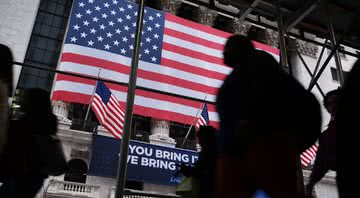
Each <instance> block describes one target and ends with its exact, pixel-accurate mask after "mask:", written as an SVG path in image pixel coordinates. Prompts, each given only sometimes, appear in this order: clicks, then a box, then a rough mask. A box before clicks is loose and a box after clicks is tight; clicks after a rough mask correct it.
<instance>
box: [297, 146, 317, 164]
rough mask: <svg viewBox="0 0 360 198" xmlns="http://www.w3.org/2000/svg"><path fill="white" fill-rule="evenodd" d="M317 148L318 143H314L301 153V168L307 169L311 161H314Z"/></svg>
mask: <svg viewBox="0 0 360 198" xmlns="http://www.w3.org/2000/svg"><path fill="white" fill-rule="evenodd" d="M318 148H319V145H318V143H315V144H314V145H312V146H311V147H310V148H308V149H307V150H305V151H304V152H303V153H301V155H300V161H301V165H302V167H303V168H305V167H307V166H308V165H309V163H310V162H311V161H312V160H313V159H315V157H316V152H317V150H318Z"/></svg>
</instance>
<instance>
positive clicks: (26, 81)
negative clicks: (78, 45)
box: [18, 0, 72, 91]
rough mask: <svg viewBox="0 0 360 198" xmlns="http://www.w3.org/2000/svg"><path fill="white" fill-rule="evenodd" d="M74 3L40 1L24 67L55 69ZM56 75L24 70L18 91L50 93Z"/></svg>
mask: <svg viewBox="0 0 360 198" xmlns="http://www.w3.org/2000/svg"><path fill="white" fill-rule="evenodd" d="M71 3H72V0H41V2H40V7H39V11H38V14H37V16H36V19H35V24H34V28H33V31H32V35H31V38H30V42H29V46H28V49H27V53H26V56H25V60H24V63H25V64H29V65H36V66H40V67H47V68H53V69H55V68H56V66H57V62H58V58H59V55H60V50H61V45H62V42H63V38H64V35H65V30H66V25H67V22H68V18H69V14H70V9H71ZM53 79H54V73H52V72H48V71H42V70H38V69H32V68H25V67H24V68H23V69H22V71H21V75H20V80H19V84H18V88H20V89H24V88H42V89H45V90H47V91H50V90H51V87H52V83H53Z"/></svg>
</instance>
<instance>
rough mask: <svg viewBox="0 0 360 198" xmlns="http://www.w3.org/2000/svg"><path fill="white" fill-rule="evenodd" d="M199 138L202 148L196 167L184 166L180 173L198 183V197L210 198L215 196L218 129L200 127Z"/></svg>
mask: <svg viewBox="0 0 360 198" xmlns="http://www.w3.org/2000/svg"><path fill="white" fill-rule="evenodd" d="M196 135H197V138H198V141H199V144H200V146H201V151H200V153H199V159H198V160H197V161H196V163H195V164H194V166H189V165H185V164H183V165H182V166H181V169H180V172H181V173H182V174H183V175H185V176H186V177H192V178H193V179H195V180H196V181H197V182H198V186H199V194H198V195H197V197H200V198H210V197H212V194H213V191H212V190H213V182H214V174H215V162H216V129H215V128H214V127H212V126H200V128H199V131H198V132H197V134H196Z"/></svg>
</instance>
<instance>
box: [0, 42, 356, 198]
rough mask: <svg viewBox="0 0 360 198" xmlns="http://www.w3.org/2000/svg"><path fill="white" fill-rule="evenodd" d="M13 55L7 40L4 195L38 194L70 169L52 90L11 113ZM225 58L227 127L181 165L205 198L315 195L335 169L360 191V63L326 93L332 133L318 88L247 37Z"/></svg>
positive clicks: (0, 171)
mask: <svg viewBox="0 0 360 198" xmlns="http://www.w3.org/2000/svg"><path fill="white" fill-rule="evenodd" d="M12 63H13V58H12V54H11V51H10V49H9V48H8V47H6V46H4V45H0V182H1V183H2V185H1V187H0V197H25V198H26V197H34V196H35V195H36V193H37V192H38V191H39V189H40V188H41V187H42V185H43V181H44V179H45V178H47V177H48V176H49V175H60V174H62V173H64V172H65V170H66V160H65V158H64V154H63V152H62V149H61V145H60V142H59V139H58V138H57V136H56V132H57V120H56V116H55V115H53V113H52V108H51V102H50V98H49V97H50V95H49V93H48V92H46V91H44V90H41V89H28V90H25V92H24V96H23V97H22V98H21V114H20V115H18V116H17V117H16V118H12V119H9V117H10V111H9V98H10V97H11V96H12V94H13V87H12V84H13V83H12V81H13V80H12ZM224 63H225V65H227V66H229V67H231V68H232V69H233V70H232V72H231V74H230V75H229V76H228V77H227V78H226V79H225V81H224V83H223V85H222V86H221V88H220V89H219V92H218V96H217V101H216V107H217V111H218V113H219V117H220V127H219V132H217V131H216V129H215V128H213V127H210V126H207V127H201V128H200V130H199V131H198V133H197V137H198V140H199V143H200V145H201V147H202V150H201V152H200V154H199V160H198V161H197V162H196V164H195V165H194V166H193V167H188V166H184V165H182V166H181V172H182V173H183V174H184V175H185V176H187V177H193V178H196V179H197V181H198V183H199V185H198V188H199V191H198V193H197V195H196V197H216V198H217V197H242V198H250V197H253V196H254V194H255V193H256V192H257V191H259V190H261V191H262V192H264V193H265V194H266V195H267V196H268V197H272V198H302V197H311V196H312V191H313V189H314V186H315V184H316V183H317V182H318V181H320V180H321V178H322V177H323V176H324V175H325V174H326V172H327V171H328V170H334V171H337V185H338V191H339V196H340V197H341V198H350V197H357V196H356V194H357V192H356V191H355V190H356V182H355V181H356V179H357V178H356V177H357V175H356V174H354V173H355V172H357V171H358V170H357V169H358V168H360V166H359V163H358V162H357V161H358V160H357V159H354V158H357V156H358V155H357V153H358V152H357V149H356V145H357V141H358V139H357V138H356V135H357V133H359V132H360V122H359V121H360V94H358V93H357V92H358V91H360V61H357V62H356V63H355V65H354V66H353V68H352V70H351V72H350V74H349V75H348V77H347V79H346V82H345V85H344V86H343V87H342V88H341V89H337V90H334V91H331V92H329V93H328V94H327V95H326V97H325V99H324V106H325V108H326V110H327V111H328V112H329V113H330V115H331V119H330V122H329V124H328V127H327V129H326V130H325V131H324V132H323V133H321V126H322V116H321V106H320V104H319V102H318V101H317V99H316V98H315V96H314V95H313V94H312V93H311V92H309V91H308V90H306V89H305V88H304V87H303V86H302V85H301V84H300V83H299V82H298V81H297V80H295V79H294V78H293V77H292V76H290V75H289V74H288V73H286V72H285V71H284V70H283V68H281V66H280V65H279V63H278V62H277V61H276V60H275V59H274V58H273V57H272V56H271V55H269V54H268V53H266V52H263V51H259V50H256V49H255V48H254V46H253V44H252V43H251V41H249V40H248V39H247V38H246V37H243V36H240V35H233V36H231V37H230V38H229V39H228V41H227V42H226V44H225V49H224ZM318 139H319V150H318V154H317V157H316V160H315V164H314V168H313V171H312V174H311V176H310V181H309V183H308V184H307V185H306V188H305V189H304V188H303V185H302V184H299V170H300V171H301V167H300V164H299V155H300V154H301V153H302V152H303V151H305V150H306V149H307V148H309V147H310V146H312V145H313V144H314V143H315V142H316V141H317V140H318ZM300 181H302V180H300Z"/></svg>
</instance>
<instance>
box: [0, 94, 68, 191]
mask: <svg viewBox="0 0 360 198" xmlns="http://www.w3.org/2000/svg"><path fill="white" fill-rule="evenodd" d="M21 108H22V112H23V115H22V116H21V118H19V119H18V120H12V121H10V126H9V133H8V141H7V145H6V146H5V150H4V158H3V160H2V161H3V163H4V164H3V165H2V166H3V169H2V170H0V171H1V172H2V173H1V175H2V178H3V179H2V183H3V185H2V186H1V187H0V197H1V198H5V197H6V198H8V197H9V198H10V197H19V198H20V197H21V198H30V197H35V195H36V193H37V192H38V191H39V189H40V188H41V187H42V185H43V181H44V179H45V178H47V177H48V176H49V175H60V174H62V173H64V172H65V170H66V161H65V158H64V154H63V152H62V148H61V145H60V142H59V140H58V139H57V137H56V131H57V121H56V117H55V115H53V114H52V110H51V103H50V99H49V94H48V93H47V92H46V91H43V90H41V89H28V90H26V92H25V94H24V98H23V103H22V105H21Z"/></svg>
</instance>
